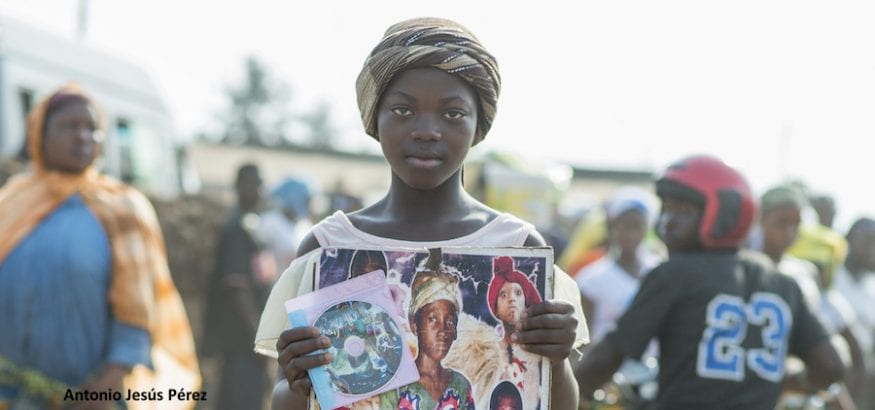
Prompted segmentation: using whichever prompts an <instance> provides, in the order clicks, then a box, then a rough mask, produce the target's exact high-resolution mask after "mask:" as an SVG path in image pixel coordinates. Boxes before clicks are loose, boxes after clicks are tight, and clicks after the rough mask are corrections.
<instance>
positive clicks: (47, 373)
mask: <svg viewBox="0 0 875 410" xmlns="http://www.w3.org/2000/svg"><path fill="white" fill-rule="evenodd" d="M105 126H106V122H105V119H104V117H103V115H102V113H101V111H100V110H99V108H98V106H97V105H96V103H95V101H94V100H92V99H91V98H90V97H89V96H87V95H86V94H85V93H84V92H83V90H82V89H81V88H80V87H79V86H77V85H75V84H69V85H66V86H64V87H62V88H61V89H59V90H57V91H55V92H53V93H52V94H51V95H50V96H49V97H47V98H46V99H44V100H42V101H41V102H40V103H39V104H38V105H37V106H36V107H35V108H34V110H33V111H32V112H31V113H30V115H29V116H28V135H27V138H28V140H27V144H28V149H29V151H30V157H31V161H32V169H31V172H30V173H27V174H20V175H18V176H16V177H14V178H13V179H11V180H10V181H9V182H8V184H6V186H5V187H4V188H3V189H2V190H0V232H3V234H2V235H0V301H2V303H0V323H2V325H3V329H4V330H3V331H0V408H12V409H19V408H20V409H29V408H40V409H46V408H60V407H61V406H65V408H67V407H66V406H69V405H71V404H72V405H73V407H77V405H78V406H80V407H81V406H85V407H88V408H110V407H111V406H114V405H119V406H124V405H125V404H124V403H123V402H122V401H123V400H124V398H125V397H126V396H127V393H126V392H125V389H135V390H139V391H150V390H151V389H153V388H159V389H160V388H162V386H167V385H166V384H162V383H167V381H168V380H173V383H174V384H173V386H172V387H173V388H176V389H181V388H184V389H185V390H186V391H196V390H197V389H198V387H199V382H200V379H199V378H200V376H199V373H198V364H197V359H196V356H195V351H194V341H193V339H192V336H191V330H190V327H189V323H188V318H187V317H186V314H185V309H184V307H183V305H182V300H181V299H180V297H179V294H178V293H177V291H176V288H175V286H174V284H173V281H172V279H171V276H170V272H169V269H168V266H167V257H166V252H165V248H164V240H163V237H162V234H161V230H160V227H159V225H158V221H157V218H156V216H155V213H154V209H153V208H152V205H151V204H150V203H149V201H148V199H147V198H146V197H145V196H143V195H142V194H141V193H140V192H138V191H137V190H135V189H133V188H131V187H129V186H127V185H125V184H123V183H122V182H119V181H117V180H115V179H113V178H111V177H109V176H106V175H101V174H100V173H99V172H98V168H97V166H96V164H95V161H96V159H97V158H99V156H100V154H101V149H102V145H103V135H104V134H103V133H104V130H105ZM168 369H170V370H168ZM167 387H170V386H167ZM84 390H87V391H89V392H98V393H100V392H104V393H106V392H110V393H111V392H121V395H120V396H121V400H114V401H115V403H111V402H106V401H103V402H91V401H88V402H78V403H70V402H66V403H65V402H64V398H65V396H66V395H67V394H68V392H75V391H84ZM165 394H166V393H165ZM117 397H118V396H117ZM117 397H116V398H117ZM188 403H189V404H182V403H180V402H176V403H173V402H167V403H162V404H166V405H169V406H170V407H192V406H193V402H188ZM136 404H138V403H134V402H132V403H129V405H131V406H134V405H136ZM139 404H142V403H139ZM152 404H154V400H153V403H152ZM77 408H79V407H77Z"/></svg>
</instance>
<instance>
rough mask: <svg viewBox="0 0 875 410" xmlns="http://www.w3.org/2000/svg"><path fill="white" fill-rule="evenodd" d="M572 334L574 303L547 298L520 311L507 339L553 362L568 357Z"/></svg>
mask: <svg viewBox="0 0 875 410" xmlns="http://www.w3.org/2000/svg"><path fill="white" fill-rule="evenodd" d="M576 337H577V318H576V317H575V315H574V306H572V305H571V304H570V303H567V302H560V301H555V300H548V301H545V302H543V303H540V304H537V305H533V306H530V307H529V308H528V309H526V310H525V311H523V313H522V315H521V316H520V321H519V323H517V324H516V332H515V333H514V334H513V335H511V341H512V342H514V343H518V344H520V345H521V346H522V348H523V349H525V350H526V351H529V352H532V353H535V354H539V355H541V356H545V357H547V358H549V359H550V360H551V361H552V363H553V364H554V365H555V364H560V363H562V361H563V360H565V359H566V358H568V355H569V354H570V353H571V348H572V346H573V345H574V340H575V339H576Z"/></svg>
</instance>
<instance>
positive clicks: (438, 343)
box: [413, 300, 458, 362]
mask: <svg viewBox="0 0 875 410" xmlns="http://www.w3.org/2000/svg"><path fill="white" fill-rule="evenodd" d="M415 319H416V323H415V324H414V327H413V333H414V334H415V335H416V336H417V339H418V340H419V353H420V354H424V355H425V356H427V357H428V358H430V359H432V360H435V361H438V362H439V361H441V360H443V359H444V357H446V356H447V352H449V351H450V347H451V346H452V345H453V341H454V340H456V323H457V322H458V315H457V313H456V307H455V306H454V305H453V304H452V303H450V302H449V301H447V300H436V301H434V302H431V303H429V304H426V305H425V306H423V307H421V308H420V309H419V312H417V314H416V317H415Z"/></svg>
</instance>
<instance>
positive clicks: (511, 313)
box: [495, 281, 526, 323]
mask: <svg viewBox="0 0 875 410" xmlns="http://www.w3.org/2000/svg"><path fill="white" fill-rule="evenodd" d="M525 308H526V296H525V295H524V294H523V287H522V286H520V284H519V283H516V282H511V281H507V282H504V284H502V285H501V289H500V290H499V291H498V300H496V301H495V313H496V314H498V318H499V319H501V321H502V322H504V323H516V322H517V321H518V320H520V315H521V314H522V313H523V309H525Z"/></svg>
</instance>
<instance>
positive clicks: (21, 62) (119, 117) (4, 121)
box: [0, 16, 197, 196]
mask: <svg viewBox="0 0 875 410" xmlns="http://www.w3.org/2000/svg"><path fill="white" fill-rule="evenodd" d="M71 81H72V82H77V83H79V84H80V85H81V86H82V87H83V88H84V89H85V91H86V92H87V93H89V94H91V95H92V96H93V97H94V98H95V100H96V101H100V103H101V108H102V109H103V110H104V114H105V115H106V120H107V135H106V137H107V139H106V143H105V144H104V154H103V159H102V164H101V168H102V169H103V171H104V172H106V173H108V174H111V175H113V176H115V177H117V178H119V179H121V180H124V181H125V182H128V183H131V184H132V185H135V186H136V187H137V188H140V189H142V190H143V191H146V192H148V193H150V194H153V195H159V196H175V195H176V194H178V193H179V192H180V191H183V190H187V191H191V190H196V189H197V179H196V175H195V174H193V173H191V172H190V171H188V169H189V168H188V167H186V166H185V164H186V162H187V158H186V155H185V151H184V150H183V149H178V148H177V147H176V144H175V140H176V139H175V130H174V127H173V118H172V116H171V113H170V111H169V109H168V106H167V104H166V103H165V101H164V99H163V98H162V96H161V95H160V94H159V92H158V91H157V88H156V86H155V84H154V83H153V82H152V80H151V78H150V77H149V75H148V74H147V73H146V72H145V71H144V70H143V69H142V68H141V67H139V66H137V65H135V64H132V63H130V62H128V61H125V60H122V59H120V58H117V57H114V56H111V55H108V54H105V53H101V52H99V51H97V50H94V49H92V48H90V47H88V46H87V45H85V44H83V43H82V42H79V41H74V40H69V39H65V38H63V37H59V36H56V35H54V34H51V33H47V32H44V31H41V30H38V29H36V28H34V27H31V26H29V25H27V24H25V23H22V22H19V21H17V20H14V19H11V18H8V17H4V16H0V159H5V158H12V157H15V156H18V155H20V154H21V153H22V151H23V150H24V145H25V133H26V115H27V113H28V112H29V111H30V109H31V108H32V106H33V104H35V102H36V101H38V100H39V99H40V97H42V96H44V95H46V94H48V93H50V92H52V91H54V90H55V89H57V88H58V87H60V86H61V85H63V84H65V83H68V82H71ZM180 170H182V171H180Z"/></svg>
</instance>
